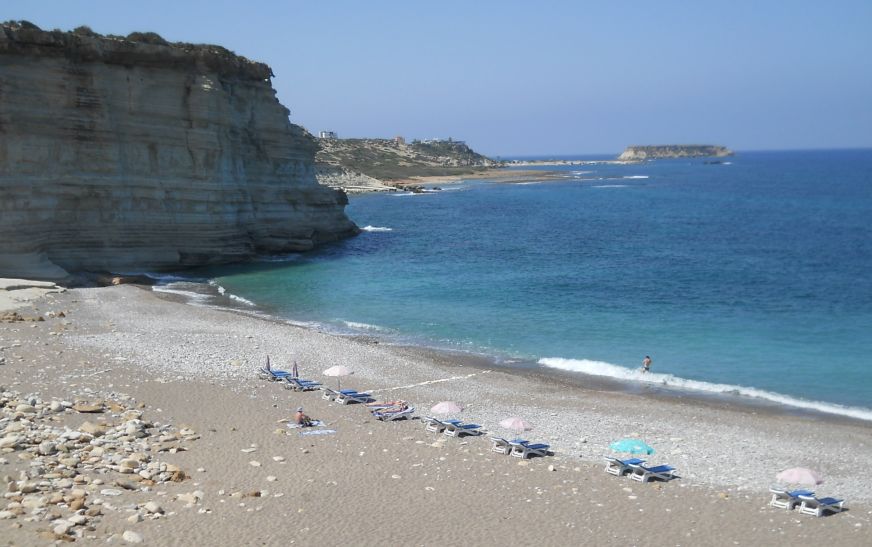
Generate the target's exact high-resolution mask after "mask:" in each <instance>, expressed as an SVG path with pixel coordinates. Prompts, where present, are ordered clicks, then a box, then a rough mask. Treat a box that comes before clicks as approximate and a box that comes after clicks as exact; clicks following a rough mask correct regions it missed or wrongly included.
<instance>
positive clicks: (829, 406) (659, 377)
mask: <svg viewBox="0 0 872 547" xmlns="http://www.w3.org/2000/svg"><path fill="white" fill-rule="evenodd" d="M539 364H540V365H544V366H546V367H550V368H556V369H561V370H568V371H571V372H580V373H583V374H589V375H591V376H605V377H608V378H614V379H617V380H624V381H630V382H641V383H645V384H653V385H658V386H666V387H671V388H677V389H685V390H690V391H701V392H706V393H714V394H719V395H738V396H744V397H750V398H753V399H761V400H764V401H769V402H772V403H778V404H781V405H785V406H791V407H794V408H801V409H804V410H814V411H817V412H825V413H827V414H836V415H839V416H847V417H849V418H856V419H858V420H867V421H872V409H867V408H859V407H850V406H843V405H838V404H833V403H825V402H822V401H808V400H805V399H799V398H796V397H791V396H790V395H782V394H781V393H775V392H773V391H766V390H763V389H758V388H754V387H745V386H737V385H732V384H716V383H711V382H704V381H701V380H690V379H687V378H681V377H678V376H673V375H672V374H659V373H656V372H648V373H643V372H642V371H641V370H640V369H630V368H626V367H622V366H620V365H614V364H612V363H606V362H604V361H591V360H589V359H562V358H559V357H545V358H542V359H539Z"/></svg>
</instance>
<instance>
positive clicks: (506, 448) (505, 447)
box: [491, 437, 530, 454]
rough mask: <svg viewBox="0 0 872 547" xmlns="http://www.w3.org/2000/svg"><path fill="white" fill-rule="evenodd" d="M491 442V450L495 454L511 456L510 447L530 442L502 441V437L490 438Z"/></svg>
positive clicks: (520, 440) (519, 440)
mask: <svg viewBox="0 0 872 547" xmlns="http://www.w3.org/2000/svg"><path fill="white" fill-rule="evenodd" d="M491 442H492V443H494V444H493V446H492V447H491V450H492V451H494V452H496V453H497V454H511V453H512V447H513V446H514V445H516V444H529V442H530V441H525V440H524V439H512V440H511V441H510V440H508V439H504V438H502V437H491Z"/></svg>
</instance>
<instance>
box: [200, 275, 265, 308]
mask: <svg viewBox="0 0 872 547" xmlns="http://www.w3.org/2000/svg"><path fill="white" fill-rule="evenodd" d="M209 284H210V285H212V286H213V287H215V288H216V289H217V290H218V294H220V295H221V296H226V297H227V298H229V299H230V300H235V301H236V302H239V303H241V304H245V305H246V306H256V305H257V304H255V303H254V302H252V301H251V300H249V299H247V298H243V297H241V296H236V295H235V294H232V293H229V292H227V289H225V288H224V287H222V286H221V285H219V284H218V282H217V281H215V280H214V279H210V280H209Z"/></svg>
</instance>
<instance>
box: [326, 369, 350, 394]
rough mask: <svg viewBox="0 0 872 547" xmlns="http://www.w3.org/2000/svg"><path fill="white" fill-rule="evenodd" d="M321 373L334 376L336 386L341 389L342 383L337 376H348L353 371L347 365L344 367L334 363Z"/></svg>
mask: <svg viewBox="0 0 872 547" xmlns="http://www.w3.org/2000/svg"><path fill="white" fill-rule="evenodd" d="M321 374H323V375H324V376H336V388H337V389H341V388H342V383H341V382H340V380H339V377H340V376H349V375H351V374H354V372H353V371H352V370H351V369H350V368H348V367H345V366H342V365H335V366H332V367H330V368H328V369H327V370H325V371H324V372H322V373H321Z"/></svg>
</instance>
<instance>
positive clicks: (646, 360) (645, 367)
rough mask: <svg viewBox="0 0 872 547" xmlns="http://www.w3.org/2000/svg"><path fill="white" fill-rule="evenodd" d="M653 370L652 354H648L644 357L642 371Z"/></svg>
mask: <svg viewBox="0 0 872 547" xmlns="http://www.w3.org/2000/svg"><path fill="white" fill-rule="evenodd" d="M649 370H651V356H650V355H646V356H645V358H644V359H642V372H648V371H649Z"/></svg>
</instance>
